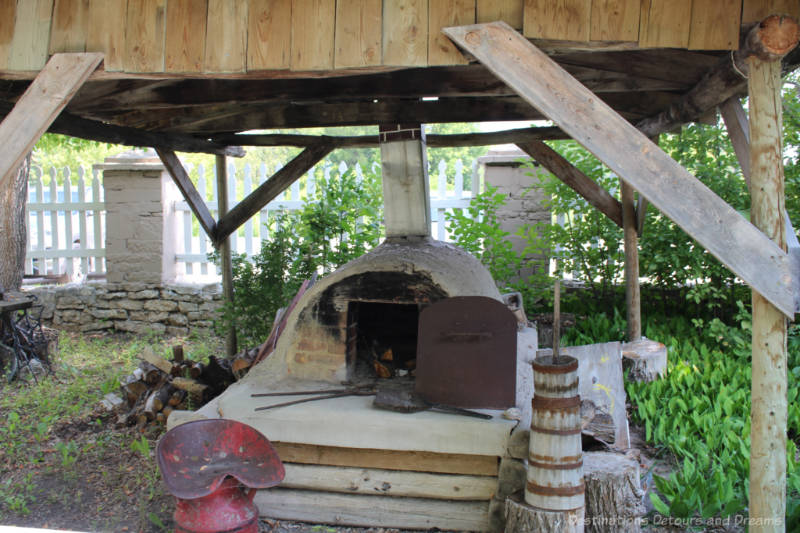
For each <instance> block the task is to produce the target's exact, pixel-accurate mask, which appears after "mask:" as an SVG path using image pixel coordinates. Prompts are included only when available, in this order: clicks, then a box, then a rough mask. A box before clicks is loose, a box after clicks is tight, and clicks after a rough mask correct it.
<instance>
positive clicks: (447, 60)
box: [428, 0, 475, 65]
mask: <svg viewBox="0 0 800 533" xmlns="http://www.w3.org/2000/svg"><path fill="white" fill-rule="evenodd" d="M465 24H475V0H438V1H435V2H429V3H428V65H466V64H468V63H469V61H468V60H467V58H466V57H464V55H463V54H462V53H461V52H459V51H458V48H456V46H455V45H454V44H453V41H451V40H450V39H448V38H447V36H446V35H445V34H444V33H442V28H447V27H450V26H463V25H465Z"/></svg>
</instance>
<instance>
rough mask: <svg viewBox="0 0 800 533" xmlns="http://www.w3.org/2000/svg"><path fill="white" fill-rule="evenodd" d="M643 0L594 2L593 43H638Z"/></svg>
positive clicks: (599, 0)
mask: <svg viewBox="0 0 800 533" xmlns="http://www.w3.org/2000/svg"><path fill="white" fill-rule="evenodd" d="M641 4H642V0H592V19H591V30H590V32H589V38H590V39H591V40H592V41H638V40H639V19H640V14H641Z"/></svg>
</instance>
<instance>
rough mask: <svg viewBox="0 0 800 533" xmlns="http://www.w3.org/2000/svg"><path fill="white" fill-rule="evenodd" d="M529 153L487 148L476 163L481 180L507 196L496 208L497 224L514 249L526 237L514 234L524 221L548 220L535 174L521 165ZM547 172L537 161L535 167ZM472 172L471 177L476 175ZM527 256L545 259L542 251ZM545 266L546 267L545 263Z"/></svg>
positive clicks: (522, 245) (520, 246) (522, 244)
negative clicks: (482, 175)
mask: <svg viewBox="0 0 800 533" xmlns="http://www.w3.org/2000/svg"><path fill="white" fill-rule="evenodd" d="M524 160H528V161H529V160H530V157H529V156H528V155H527V154H525V153H524V152H522V150H519V149H514V150H490V151H489V153H488V154H487V155H485V156H482V157H479V158H478V164H479V165H483V167H484V177H483V181H484V183H485V184H486V187H488V186H492V187H496V188H497V192H499V193H502V194H503V196H505V198H506V203H505V205H504V206H502V207H501V208H500V209H498V211H497V218H498V219H499V222H500V227H501V228H502V229H503V230H504V231H507V232H509V233H510V235H509V236H508V237H507V239H508V240H509V241H511V244H512V246H513V248H514V251H516V252H522V250H523V249H524V248H525V241H524V240H523V239H522V237H517V236H516V235H515V234H516V232H517V230H518V229H519V228H520V227H522V226H524V225H526V224H531V225H533V224H536V223H538V222H544V223H550V216H551V215H550V210H549V208H547V207H546V205H545V203H546V202H545V201H546V200H547V198H546V197H545V194H544V192H543V191H542V190H541V188H539V187H538V186H537V185H538V181H537V180H536V178H535V177H532V176H530V175H528V173H529V172H530V171H531V169H530V168H528V167H523V166H522V161H524ZM534 172H535V173H536V174H537V175H538V174H539V173H542V174H546V171H544V170H542V169H541V167H539V166H538V165H537V166H536V170H535V171H534ZM476 174H477V173H476V172H473V180H474V179H476ZM526 259H527V260H532V261H538V260H543V259H546V256H545V255H544V254H541V255H537V256H528V257H527V258H526ZM545 268H546V267H545ZM532 272H533V268H526V269H524V270H523V271H522V272H521V274H522V276H523V278H524V277H525V276H527V275H529V274H531V273H532Z"/></svg>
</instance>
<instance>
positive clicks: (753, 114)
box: [747, 57, 794, 533]
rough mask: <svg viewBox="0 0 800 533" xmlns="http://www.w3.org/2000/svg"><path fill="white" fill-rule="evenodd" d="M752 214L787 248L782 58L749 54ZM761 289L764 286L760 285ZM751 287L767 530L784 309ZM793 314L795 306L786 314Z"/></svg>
mask: <svg viewBox="0 0 800 533" xmlns="http://www.w3.org/2000/svg"><path fill="white" fill-rule="evenodd" d="M747 62H748V64H749V67H750V69H749V76H748V78H747V93H748V96H749V102H748V104H749V108H750V170H751V175H750V179H751V181H752V185H753V186H752V187H751V205H750V216H751V217H752V219H753V223H754V224H755V225H756V226H757V227H758V228H760V229H761V230H762V231H763V232H764V234H766V236H767V238H768V239H771V240H770V242H773V243H774V244H775V246H776V248H778V249H780V250H785V249H786V244H787V243H786V221H785V218H784V217H785V213H786V194H785V192H784V171H783V160H782V157H783V155H782V146H781V144H782V138H781V137H782V136H781V124H782V122H783V120H782V119H783V116H782V110H781V85H782V81H781V62H780V61H762V60H761V59H759V58H757V57H750V58H749V59H748V61H747ZM759 292H760V291H759ZM759 292H756V291H755V290H754V291H753V296H752V305H753V334H752V335H753V337H752V382H751V395H750V397H751V407H750V420H751V430H750V494H749V496H750V497H749V507H750V518H751V519H752V520H755V521H757V522H756V523H759V524H764V525H763V526H761V527H758V528H754V529H758V531H760V532H764V533H767V532H769V533H778V532H783V531H785V530H786V529H785V525H784V522H783V520H784V518H785V516H786V452H785V450H786V426H787V410H788V404H787V398H786V374H787V366H788V365H787V358H788V353H787V346H786V343H787V340H786V337H787V322H786V315H787V313H786V312H785V311H783V310H782V309H780V308H779V307H778V306H773V304H772V302H770V301H769V300H768V298H767V297H766V295H765V294H763V293H761V294H759ZM788 316H789V317H790V318H793V317H794V313H791V314H789V315H788Z"/></svg>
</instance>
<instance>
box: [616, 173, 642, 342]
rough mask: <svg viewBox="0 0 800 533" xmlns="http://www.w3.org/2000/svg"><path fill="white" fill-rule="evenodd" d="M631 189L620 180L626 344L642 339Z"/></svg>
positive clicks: (635, 234) (634, 218) (637, 260)
mask: <svg viewBox="0 0 800 533" xmlns="http://www.w3.org/2000/svg"><path fill="white" fill-rule="evenodd" d="M635 192H636V191H634V190H633V187H631V186H630V185H628V184H627V183H625V182H624V181H622V180H620V197H621V199H622V201H621V203H622V224H623V230H624V235H625V236H624V246H625V310H626V312H627V319H628V320H627V337H628V342H634V341H638V340H640V339H641V338H642V306H641V298H640V293H639V238H638V236H637V232H636V222H637V220H636V201H635V199H634V193H635Z"/></svg>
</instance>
